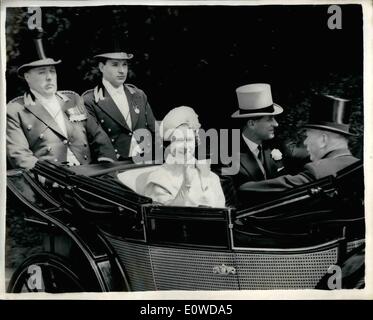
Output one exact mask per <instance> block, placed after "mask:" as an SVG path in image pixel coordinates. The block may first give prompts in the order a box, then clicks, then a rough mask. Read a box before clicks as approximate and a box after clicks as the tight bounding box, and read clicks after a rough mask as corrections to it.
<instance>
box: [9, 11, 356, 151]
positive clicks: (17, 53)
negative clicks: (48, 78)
mask: <svg viewBox="0 0 373 320" xmlns="http://www.w3.org/2000/svg"><path fill="white" fill-rule="evenodd" d="M340 8H341V9H342V29H333V30H331V29H329V28H328V24H327V21H328V18H329V17H330V16H331V14H328V6H324V5H317V6H310V5H307V6H294V5H292V6H290V5H288V6H285V5H281V6H97V7H43V8H42V27H43V29H44V30H45V32H46V38H45V40H44V46H45V49H46V53H47V56H50V57H53V58H55V59H62V61H63V63H62V64H61V65H60V66H59V67H58V69H59V71H58V85H59V89H60V90H62V89H67V90H73V91H76V92H78V93H79V94H82V93H83V92H84V91H86V90H87V89H90V88H93V87H94V86H95V85H96V84H97V82H98V81H99V73H98V69H97V66H96V63H95V61H94V59H92V56H93V55H94V54H95V53H96V52H97V51H98V50H99V48H100V42H102V40H100V39H102V38H104V37H107V36H110V35H111V34H113V35H115V36H118V35H120V36H121V37H123V40H124V41H125V43H126V46H127V52H131V53H133V54H134V55H135V57H134V59H132V60H131V61H130V74H129V78H128V80H127V82H128V83H132V84H134V85H136V86H137V87H139V88H141V89H143V90H144V91H145V93H146V94H147V96H148V99H149V102H150V104H151V106H152V108H153V111H154V113H155V115H156V117H157V119H159V120H161V119H162V118H163V116H164V115H165V114H166V113H167V112H168V111H169V110H170V109H171V108H174V107H176V106H180V105H189V106H191V107H193V108H195V110H196V111H197V113H198V114H199V115H200V121H201V123H202V125H203V127H204V128H206V129H208V128H212V127H215V128H227V127H235V123H232V122H230V121H229V120H230V115H231V114H232V113H233V112H234V111H235V110H236V109H237V108H238V106H237V98H236V93H235V89H236V88H237V87H238V86H241V85H244V84H248V83H253V82H267V83H270V84H271V85H272V94H273V99H274V101H275V102H276V103H278V104H280V105H281V106H282V107H284V109H285V112H284V113H283V114H282V115H281V116H280V117H278V121H279V122H280V127H279V128H278V132H277V136H278V138H279V139H280V140H286V141H287V140H294V141H297V142H300V141H301V135H299V134H298V128H299V126H300V124H302V123H303V122H304V121H306V120H307V117H308V110H309V101H310V97H311V96H312V94H313V93H315V92H322V93H329V94H335V95H337V96H340V97H343V98H348V99H352V101H353V115H352V127H353V131H354V132H356V133H357V134H358V136H357V137H354V138H352V139H351V149H352V152H353V153H354V154H355V155H356V156H358V157H362V152H363V150H362V144H363V143H362V134H363V105H362V98H363V91H362V90H363V77H362V75H363V30H362V9H361V7H360V6H359V5H341V6H340ZM29 16H30V15H29V13H28V12H27V8H8V9H7V12H6V44H7V72H6V76H7V101H9V100H11V99H12V98H14V97H16V96H18V95H21V94H23V90H24V88H25V83H24V82H23V81H22V80H21V79H20V78H18V77H17V74H16V69H17V67H18V66H19V65H21V64H22V63H25V62H27V61H28V60H27V58H28V59H30V54H28V52H29V50H34V48H30V45H29V44H28V42H27V41H26V39H27V38H28V33H29V31H28V29H27V20H28V17H29Z"/></svg>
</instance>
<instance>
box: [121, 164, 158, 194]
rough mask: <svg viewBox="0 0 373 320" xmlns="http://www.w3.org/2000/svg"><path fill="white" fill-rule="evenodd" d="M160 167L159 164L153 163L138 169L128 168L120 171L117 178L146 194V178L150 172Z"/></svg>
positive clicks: (129, 186) (138, 191) (134, 189)
mask: <svg viewBox="0 0 373 320" xmlns="http://www.w3.org/2000/svg"><path fill="white" fill-rule="evenodd" d="M158 167H159V165H153V166H147V167H141V168H138V169H131V170H126V171H124V172H120V173H118V175H117V178H118V179H119V181H120V182H122V183H123V184H124V185H125V186H127V187H128V188H130V189H131V190H133V191H134V192H136V193H137V194H140V195H144V192H145V190H144V189H145V183H146V180H147V179H148V176H149V174H150V173H151V172H153V171H154V170H155V169H157V168H158Z"/></svg>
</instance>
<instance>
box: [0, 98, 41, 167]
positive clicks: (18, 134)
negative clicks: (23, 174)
mask: <svg viewBox="0 0 373 320" xmlns="http://www.w3.org/2000/svg"><path fill="white" fill-rule="evenodd" d="M17 109H19V105H17V104H15V103H14V104H12V103H10V104H9V105H8V106H7V126H6V150H7V156H8V161H9V163H10V165H11V166H12V167H13V168H25V169H30V168H33V167H34V166H35V163H36V162H37V161H38V158H37V157H35V156H34V153H33V152H32V151H31V149H30V145H29V143H28V141H27V138H26V136H25V134H24V132H23V130H22V128H21V124H20V120H19V114H18V112H17Z"/></svg>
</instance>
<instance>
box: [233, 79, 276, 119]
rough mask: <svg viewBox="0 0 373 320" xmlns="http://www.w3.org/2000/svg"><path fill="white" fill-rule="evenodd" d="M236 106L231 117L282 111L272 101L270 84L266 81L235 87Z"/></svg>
mask: <svg viewBox="0 0 373 320" xmlns="http://www.w3.org/2000/svg"><path fill="white" fill-rule="evenodd" d="M236 93H237V99H238V107H239V110H237V111H236V112H235V113H233V114H232V118H252V117H260V116H267V115H276V114H280V113H282V111H283V109H282V108H281V107H280V106H279V105H278V104H276V103H273V100H272V93H271V86H270V85H269V84H267V83H253V84H247V85H244V86H241V87H238V88H237V89H236Z"/></svg>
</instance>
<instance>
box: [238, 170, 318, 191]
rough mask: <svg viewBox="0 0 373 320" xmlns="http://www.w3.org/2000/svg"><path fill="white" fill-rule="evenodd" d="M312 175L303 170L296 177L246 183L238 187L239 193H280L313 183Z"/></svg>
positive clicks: (290, 176)
mask: <svg viewBox="0 0 373 320" xmlns="http://www.w3.org/2000/svg"><path fill="white" fill-rule="evenodd" d="M314 180H315V178H314V175H313V174H312V172H311V171H309V170H305V171H303V172H302V173H299V174H297V175H289V174H288V175H284V176H281V177H278V178H274V179H269V180H264V181H257V182H254V181H252V182H246V183H244V184H243V185H241V186H240V188H239V190H240V192H253V193H271V192H282V191H287V190H290V189H292V188H295V187H298V186H301V185H303V184H305V183H308V182H311V181H314Z"/></svg>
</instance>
